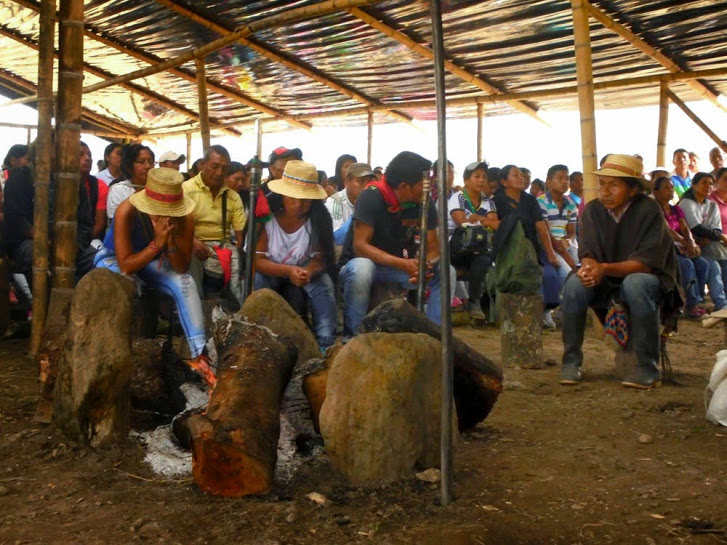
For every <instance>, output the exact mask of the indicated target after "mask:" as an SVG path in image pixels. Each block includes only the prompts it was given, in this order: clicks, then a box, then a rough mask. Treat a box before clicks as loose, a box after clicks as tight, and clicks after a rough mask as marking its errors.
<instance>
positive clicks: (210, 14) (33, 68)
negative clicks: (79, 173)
mask: <svg viewBox="0 0 727 545" xmlns="http://www.w3.org/2000/svg"><path fill="white" fill-rule="evenodd" d="M176 3H177V4H178V5H180V6H182V7H183V8H185V9H187V10H189V11H192V12H193V13H194V14H196V15H198V16H200V17H203V18H204V19H206V20H208V21H211V22H212V23H214V24H216V25H219V26H221V27H222V28H224V29H227V30H229V31H232V30H234V29H235V28H237V27H239V26H240V25H244V24H248V23H250V22H252V21H256V20H259V19H261V18H263V17H267V16H270V15H273V14H276V13H280V12H282V11H285V10H288V9H291V8H294V7H300V6H304V5H310V4H315V3H317V2H316V0H255V1H244V2H243V1H240V0H211V1H202V0H186V1H183V0H177V1H176ZM21 4H22V5H21ZM593 4H594V6H596V7H597V8H599V9H600V10H602V11H604V12H605V13H607V14H608V15H609V16H611V17H613V18H614V19H615V20H616V21H618V22H619V23H621V24H624V25H625V26H626V27H627V28H629V29H631V30H632V31H633V32H635V33H636V34H637V35H639V36H640V37H641V38H643V39H644V40H646V41H647V42H648V43H649V44H651V45H653V46H655V47H657V48H658V49H659V50H660V51H661V52H663V53H664V54H666V55H667V56H668V57H670V58H671V59H672V60H673V61H675V62H676V63H677V65H678V66H680V67H681V69H683V70H699V69H707V68H718V67H726V66H727V45H725V39H724V37H725V36H726V35H727V16H726V15H727V0H655V1H642V0H596V1H594V2H593ZM38 7H39V4H38V3H37V2H34V0H23V1H22V2H21V3H16V1H14V0H0V21H2V23H1V24H0V25H1V28H0V30H4V31H8V32H13V33H15V34H16V35H20V36H21V37H22V38H23V39H25V40H27V41H29V42H32V43H36V44H37V41H38V26H39V21H38V13H37V10H38ZM364 11H366V12H367V13H368V14H369V15H371V16H373V17H375V18H376V19H378V20H381V21H383V22H384V23H386V24H387V25H388V26H390V27H392V28H394V29H396V30H398V31H401V32H403V33H405V34H406V35H407V36H409V37H410V38H412V39H414V40H415V41H416V42H418V43H421V44H423V45H425V46H428V45H429V43H430V40H431V31H430V20H429V10H428V2H426V1H423V0H385V1H382V2H378V3H376V4H374V5H373V6H372V7H369V8H366V9H365V10H364ZM85 17H86V30H87V35H86V38H85V39H84V61H85V62H86V63H87V64H88V65H90V66H91V67H93V68H98V69H102V70H105V71H106V72H108V73H110V74H112V75H121V74H126V73H128V72H132V71H134V70H138V69H140V68H145V67H147V66H149V63H148V62H145V60H141V59H139V58H135V56H139V55H141V56H142V57H143V59H147V60H151V61H154V60H157V61H158V60H163V59H167V58H170V57H173V56H176V55H179V54H181V53H182V52H185V51H187V50H188V49H189V48H191V47H198V46H201V45H203V44H206V43H208V42H210V41H212V40H214V39H216V38H218V37H219V36H220V35H219V34H218V33H217V32H215V31H214V30H212V29H210V28H207V27H206V26H204V25H202V24H200V23H197V22H194V21H192V20H191V19H189V18H187V17H185V16H184V15H182V14H179V13H177V12H175V11H173V10H172V9H170V8H169V7H166V6H165V5H163V4H162V3H161V2H156V1H153V0H147V1H145V2H139V1H137V0H87V1H86V4H85ZM443 26H444V34H445V50H446V55H447V57H448V58H449V59H450V60H452V61H453V62H455V63H456V64H457V65H458V66H460V67H462V68H465V69H466V70H468V71H469V72H470V73H472V74H474V75H476V76H478V77H479V78H481V79H483V80H484V81H486V82H487V83H488V84H490V85H493V86H495V87H496V88H498V89H499V90H500V91H502V92H522V91H536V90H544V89H552V88H558V87H562V86H568V85H575V84H576V67H575V57H574V51H573V28H572V15H571V4H570V1H569V0H497V1H492V0H489V1H474V0H444V1H443ZM99 36H100V37H102V38H103V40H105V41H110V42H112V43H113V44H115V46H112V45H107V43H104V42H103V41H102V40H100V39H98V37H99ZM251 40H253V41H254V42H255V43H256V44H258V45H259V46H262V47H264V48H266V49H268V50H270V51H273V52H274V53H276V54H279V55H282V56H283V57H285V58H287V59H289V60H291V61H293V62H295V63H298V64H300V65H302V66H304V67H305V68H307V69H311V70H314V71H315V72H317V73H318V74H319V75H321V76H323V77H325V78H327V79H328V80H330V81H333V82H334V83H335V84H337V85H341V86H344V87H346V88H348V89H351V90H354V91H355V92H356V93H358V94H359V95H361V96H363V97H364V98H365V99H366V100H367V101H369V102H370V103H372V104H382V103H383V104H387V105H391V106H392V108H395V107H396V104H397V103H399V102H412V101H431V100H433V99H434V83H433V81H434V80H433V71H432V62H431V61H430V60H428V59H426V58H424V57H422V56H421V55H420V54H419V53H417V52H415V51H412V50H411V49H409V48H408V47H407V46H405V45H402V44H400V43H399V42H397V41H395V40H394V39H392V38H391V37H389V36H386V35H385V34H383V33H381V32H379V31H378V30H376V29H374V28H373V27H371V26H369V25H368V24H367V23H365V22H363V21H362V20H360V19H358V18H357V17H354V16H353V15H352V14H350V13H348V12H338V13H334V14H330V15H327V16H323V17H318V18H315V19H310V20H305V21H301V22H298V23H295V24H289V25H286V26H284V27H280V28H273V29H269V30H265V31H262V32H259V33H257V34H256V35H255V36H254V37H252V38H251ZM591 40H592V49H593V70H594V79H595V81H603V80H612V79H617V78H625V77H634V76H643V75H652V74H661V73H665V72H666V69H665V68H664V67H662V66H661V65H659V64H658V63H657V62H656V61H654V60H652V59H651V58H649V57H648V56H646V55H645V54H643V53H642V52H640V51H639V50H637V49H636V48H635V47H634V46H632V45H631V44H629V43H628V42H626V41H625V40H624V39H623V38H621V37H620V36H618V35H616V34H615V33H614V32H613V31H611V30H610V29H607V28H605V27H603V26H602V25H601V24H600V23H598V22H597V21H595V20H593V19H591ZM0 47H2V49H3V57H2V61H0V68H1V69H2V70H4V71H5V72H6V73H9V74H12V75H14V76H17V77H19V78H22V80H24V81H27V82H28V83H29V84H32V85H35V84H37V54H36V53H35V51H34V50H33V49H31V48H29V47H28V46H27V45H23V44H21V43H18V42H17V41H16V40H13V39H11V38H8V37H6V36H0ZM130 52H131V53H132V54H129V53H130ZM205 62H206V70H207V78H208V80H210V81H212V82H214V84H215V85H217V86H218V87H225V88H227V89H229V90H232V91H234V92H236V93H238V94H239V95H242V96H244V97H248V98H250V99H252V100H255V101H257V102H259V103H262V104H264V105H266V106H268V107H270V108H273V109H275V110H277V111H279V112H281V113H283V114H285V115H289V116H306V115H311V114H320V113H323V112H332V113H335V112H339V111H341V110H347V109H351V108H361V107H365V106H366V103H362V102H361V101H359V100H356V99H354V98H351V97H349V96H347V94H345V93H342V92H341V91H340V90H337V89H334V88H331V87H330V86H328V85H325V84H323V83H321V82H319V81H316V80H314V79H311V78H310V77H308V76H307V75H305V74H302V73H301V72H299V71H297V70H294V69H291V68H289V67H286V66H283V65H282V64H278V63H276V62H274V61H272V60H271V59H269V58H268V57H267V56H265V55H263V54H261V53H259V52H257V51H255V50H253V49H251V48H250V47H247V46H245V45H243V44H240V43H236V44H233V45H230V46H227V47H225V48H223V49H221V50H219V51H216V52H214V53H212V54H210V55H209V56H207V58H206V59H205ZM179 69H180V70H181V71H184V72H186V73H187V75H188V77H190V76H191V77H193V76H194V73H195V67H194V63H186V64H185V65H183V66H181V67H180V68H179ZM85 78H86V79H85V81H84V85H90V84H92V83H95V82H97V81H101V80H100V79H99V78H98V77H96V76H94V75H91V74H90V73H89V72H86V73H85ZM133 83H134V84H135V85H137V86H139V87H142V88H144V89H146V90H149V91H152V92H154V93H156V94H157V95H158V99H156V100H155V99H150V98H148V97H144V96H141V95H139V94H137V93H135V92H133V91H132V90H130V89H127V88H124V87H121V86H115V87H111V88H107V89H103V90H100V91H96V92H93V93H90V94H87V95H84V97H83V105H84V107H85V108H87V109H88V110H90V111H92V112H95V113H97V114H99V115H101V116H103V117H104V118H107V119H109V120H112V121H114V122H116V123H119V124H123V125H124V126H129V127H132V128H133V129H134V131H136V133H137V134H142V133H146V132H161V131H165V130H169V131H171V130H176V129H191V128H194V127H196V126H197V122H196V120H195V119H194V115H188V114H189V112H191V113H192V114H194V113H195V112H197V111H198V99H197V88H196V85H195V83H194V81H187V80H186V79H183V78H181V77H179V76H178V75H174V74H172V73H168V72H167V73H161V74H156V75H153V76H149V77H146V78H143V79H139V80H136V81H134V82H133ZM702 83H704V84H705V85H707V87H708V88H710V89H711V90H713V91H714V92H716V93H718V94H722V93H725V92H727V77H722V78H714V79H711V80H709V81H704V82H702ZM0 86H2V87H4V88H5V90H6V91H7V90H10V91H13V90H17V88H16V87H14V86H13V85H11V84H10V83H8V82H7V81H5V80H4V79H3V75H2V73H0ZM446 86H447V96H448V98H460V97H468V96H479V95H483V94H485V93H484V92H483V91H482V90H481V89H479V88H478V87H476V86H474V85H472V84H471V83H468V82H466V81H464V80H462V79H460V78H459V77H457V76H455V75H453V74H450V73H447V76H446ZM673 89H674V90H675V92H677V93H678V94H679V96H680V97H681V98H682V99H683V100H693V99H699V98H700V96H699V94H698V93H696V92H695V91H693V90H692V89H691V88H690V87H688V86H686V85H683V84H677V83H675V84H674V86H673ZM25 94H30V93H29V92H28V91H27V90H26V92H25ZM208 97H209V111H210V117H211V118H212V124H213V127H214V126H215V124H217V123H223V124H230V123H245V122H252V121H253V120H254V119H255V118H256V117H260V116H262V117H265V118H267V117H269V116H268V115H266V114H262V113H260V112H259V111H257V110H256V109H254V108H251V107H250V106H247V105H245V104H243V103H241V102H240V101H238V100H236V99H235V98H234V97H233V98H230V97H227V96H223V95H221V94H219V93H217V92H215V91H213V90H208ZM658 100H659V93H658V85H651V86H642V87H640V88H625V89H612V90H607V91H597V92H596V106H597V107H598V108H610V107H623V106H638V105H646V104H655V103H657V102H658ZM170 104H172V105H177V106H179V107H182V108H184V109H186V110H187V112H188V114H185V113H182V112H179V111H177V109H176V108H173V107H171V106H170ZM526 104H528V105H530V106H532V107H533V108H534V109H535V110H537V109H548V110H561V109H577V107H578V104H577V97H576V96H575V94H569V95H567V96H561V97H550V98H545V99H542V100H539V101H538V102H537V103H535V102H526ZM401 111H402V112H403V113H405V114H406V115H408V116H411V117H413V118H415V119H433V118H434V117H435V112H434V110H433V109H432V108H423V107H422V108H413V109H412V108H409V109H407V110H401ZM514 111H515V110H514V109H513V108H512V106H511V105H509V104H507V103H488V104H486V105H485V113H486V115H499V114H505V113H513V112H514ZM474 112H475V106H474V105H473V106H471V107H457V108H452V109H451V110H450V111H449V112H448V115H449V116H451V117H462V116H472V115H473V114H474ZM393 120H395V119H393V118H392V117H390V116H389V115H387V113H386V112H381V111H378V112H377V113H376V114H375V121H376V122H377V123H380V122H388V121H393ZM307 122H310V123H319V124H323V123H325V124H360V123H365V122H366V115H365V114H362V113H358V114H356V115H351V116H347V117H336V118H325V119H324V118H315V119H311V120H309V121H307ZM101 126H102V127H103V124H102V125H101ZM286 127H287V124H286V123H285V122H282V121H281V122H276V123H272V124H270V125H269V126H266V130H271V129H272V130H275V129H283V128H286Z"/></svg>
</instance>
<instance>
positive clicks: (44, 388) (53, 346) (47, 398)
mask: <svg viewBox="0 0 727 545" xmlns="http://www.w3.org/2000/svg"><path fill="white" fill-rule="evenodd" d="M72 297H73V290H71V289H68V288H53V289H52V290H51V292H50V302H49V305H48V316H47V317H46V321H45V329H44V330H43V335H42V337H41V339H40V346H39V347H38V352H37V353H36V354H35V363H36V366H37V368H38V377H39V381H40V397H39V398H38V405H37V406H36V409H35V415H34V416H33V420H34V421H36V422H40V423H41V424H50V422H51V420H52V418H53V392H54V391H55V387H56V379H57V378H58V368H59V367H60V361H61V356H62V355H63V350H64V348H65V346H66V339H67V338H68V316H69V314H70V312H71V298H72Z"/></svg>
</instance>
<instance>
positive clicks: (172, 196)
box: [144, 187, 184, 202]
mask: <svg viewBox="0 0 727 545" xmlns="http://www.w3.org/2000/svg"><path fill="white" fill-rule="evenodd" d="M144 192H145V193H146V196H147V197H149V198H150V199H151V200H153V201H158V202H179V201H181V200H182V199H184V193H158V192H156V191H154V190H153V189H149V188H148V187H147V188H144Z"/></svg>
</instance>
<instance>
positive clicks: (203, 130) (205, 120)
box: [194, 57, 210, 153]
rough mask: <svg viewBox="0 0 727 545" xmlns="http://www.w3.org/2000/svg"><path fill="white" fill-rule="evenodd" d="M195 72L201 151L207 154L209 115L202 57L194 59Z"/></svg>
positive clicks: (208, 145)
mask: <svg viewBox="0 0 727 545" xmlns="http://www.w3.org/2000/svg"><path fill="white" fill-rule="evenodd" d="M194 66H195V68H196V70H197V99H198V100H199V132H200V135H201V136H202V151H203V152H204V153H207V150H208V149H209V147H210V114H209V109H208V107H207V76H206V75H205V74H206V71H205V67H204V57H202V58H198V59H194Z"/></svg>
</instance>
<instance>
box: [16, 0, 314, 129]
mask: <svg viewBox="0 0 727 545" xmlns="http://www.w3.org/2000/svg"><path fill="white" fill-rule="evenodd" d="M13 2H15V3H16V4H19V5H21V6H23V7H24V8H27V9H30V10H33V11H35V12H36V13H37V12H39V11H40V6H39V5H38V3H37V2H35V1H33V0H13ZM56 20H57V14H56ZM84 35H85V36H86V37H88V38H90V39H92V40H95V41H97V42H100V43H103V44H104V45H106V46H108V47H112V48H114V49H116V50H117V51H119V52H121V53H125V54H127V55H129V56H131V57H134V58H135V59H137V60H140V61H143V62H146V63H148V64H151V65H159V64H161V63H163V62H167V61H168V59H166V60H165V59H161V58H159V57H156V56H155V55H150V54H148V53H143V52H141V51H137V50H133V49H131V48H129V47H127V46H125V45H123V44H120V43H118V42H117V41H116V40H112V39H110V38H107V37H105V36H102V35H101V34H100V33H98V32H96V31H95V30H92V29H91V27H90V25H85V30H84ZM166 71H167V72H169V73H170V74H172V75H174V76H176V77H179V78H182V79H184V80H186V81H188V82H190V83H193V84H195V86H196V84H197V78H196V76H195V75H194V74H191V73H189V72H187V71H186V70H182V69H180V68H178V67H177V66H174V67H171V68H168V69H167V70H166ZM207 89H209V90H210V91H212V92H214V93H217V94H220V95H222V96H224V97H227V98H229V99H230V100H233V101H235V102H239V103H240V104H244V105H245V106H247V107H249V108H252V109H254V110H257V111H259V112H261V113H264V114H266V115H269V116H271V117H276V118H280V119H281V120H283V121H286V122H287V123H289V124H290V125H292V126H294V127H296V128H299V129H306V130H310V129H311V125H310V123H305V122H303V121H299V120H297V119H296V118H295V117H294V116H290V115H288V114H286V113H285V112H282V111H279V110H276V109H275V108H271V107H270V106H267V105H265V104H263V103H262V102H259V101H257V100H254V99H253V98H251V97H248V96H247V95H246V94H244V93H242V92H241V91H238V90H237V89H233V88H231V87H227V86H223V85H220V84H218V83H217V82H215V81H214V80H211V79H209V78H207Z"/></svg>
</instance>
